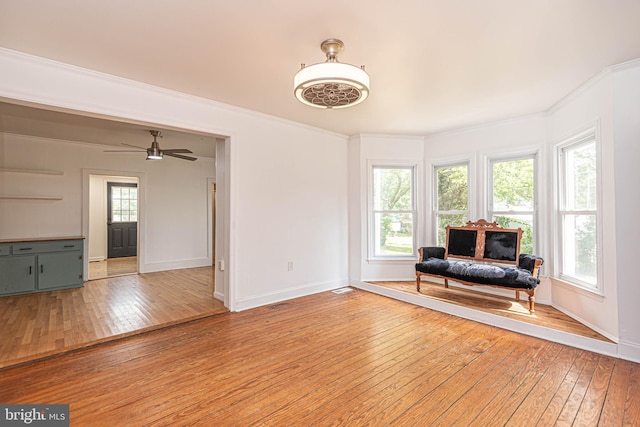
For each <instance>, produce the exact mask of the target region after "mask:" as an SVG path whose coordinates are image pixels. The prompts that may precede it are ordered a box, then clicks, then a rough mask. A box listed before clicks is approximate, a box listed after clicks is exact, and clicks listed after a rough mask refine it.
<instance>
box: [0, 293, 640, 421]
mask: <svg viewBox="0 0 640 427" xmlns="http://www.w3.org/2000/svg"><path fill="white" fill-rule="evenodd" d="M639 397H640V365H639V364H636V363H632V362H628V361H624V360H620V359H616V358H613V357H609V356H604V355H600V354H597V353H592V352H589V351H585V350H580V349H576V348H573V347H568V346H564V345H561V344H557V343H553V342H550V341H545V340H541V339H538V338H533V337H529V336H525V335H521V334H517V333H514V332H510V331H506V330H503V329H499V328H496V327H492V326H488V325H484V324H479V323H476V322H473V321H469V320H465V319H462V318H458V317H454V316H451V315H447V314H444V313H440V312H437V311H433V310H429V309H426V308H423V307H419V306H415V305H411V304H408V303H405V302H402V301H397V300H393V299H389V298H386V297H383V296H380V295H375V294H372V293H369V292H365V291H361V290H353V291H351V292H347V293H343V294H334V293H331V292H324V293H320V294H315V295H311V296H307V297H303V298H299V299H295V300H290V301H286V302H282V303H279V304H273V305H269V306H264V307H260V308H256V309H252V310H247V311H243V312H239V313H232V314H221V315H219V316H212V317H207V318H204V319H200V320H196V321H193V322H189V323H186V324H181V325H177V326H174V327H171V328H165V329H163V330H158V331H153V332H150V333H147V334H142V335H136V336H132V337H129V338H126V339H124V340H118V341H113V342H110V343H106V344H103V345H100V346H95V347H92V348H88V349H85V350H80V351H77V352H73V353H69V354H66V355H63V356H61V357H57V358H52V359H47V360H43V361H39V362H36V363H33V364H29V365H24V366H18V367H15V368H11V369H8V370H5V371H4V372H2V375H0V402H3V403H8V404H12V403H25V402H38V403H46V402H52V403H69V404H70V420H71V425H77V426H114V425H125V424H126V425H128V426H142V425H145V426H186V425H202V426H212V425H216V426H229V425H237V426H285V425H287V426H309V425H318V426H328V425H336V426H365V425H369V426H382V425H393V426H430V425H434V426H435V425H437V426H462V425H464V426H483V427H484V426H503V425H507V426H518V427H520V426H553V425H558V426H565V425H566V426H569V425H575V426H596V425H601V426H622V425H629V426H631V425H638V423H640V398H639Z"/></svg>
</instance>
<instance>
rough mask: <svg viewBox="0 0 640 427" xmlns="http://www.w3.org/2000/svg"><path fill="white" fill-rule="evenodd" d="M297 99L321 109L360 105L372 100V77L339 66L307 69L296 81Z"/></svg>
mask: <svg viewBox="0 0 640 427" xmlns="http://www.w3.org/2000/svg"><path fill="white" fill-rule="evenodd" d="M293 86H294V91H295V94H296V98H298V100H299V101H300V102H302V103H303V104H307V105H310V106H312V107H318V108H344V107H351V106H353V105H358V104H360V103H361V102H362V101H364V100H365V99H367V97H368V96H369V75H368V74H367V72H366V71H364V70H363V69H362V68H359V67H355V66H353V65H349V64H342V63H340V62H323V63H321V64H315V65H310V66H308V67H304V68H303V69H301V70H300V71H298V73H297V74H296V75H295V77H294V79H293Z"/></svg>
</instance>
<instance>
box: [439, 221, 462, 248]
mask: <svg viewBox="0 0 640 427" xmlns="http://www.w3.org/2000/svg"><path fill="white" fill-rule="evenodd" d="M436 221H437V222H438V224H437V227H438V242H437V245H438V246H444V245H446V244H447V225H450V226H452V227H458V226H463V225H466V224H467V215H466V214H439V215H437V219H436Z"/></svg>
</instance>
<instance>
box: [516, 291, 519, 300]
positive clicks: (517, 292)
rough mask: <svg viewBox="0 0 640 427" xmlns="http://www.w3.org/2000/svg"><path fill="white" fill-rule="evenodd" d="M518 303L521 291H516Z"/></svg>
mask: <svg viewBox="0 0 640 427" xmlns="http://www.w3.org/2000/svg"><path fill="white" fill-rule="evenodd" d="M516 301H520V291H516Z"/></svg>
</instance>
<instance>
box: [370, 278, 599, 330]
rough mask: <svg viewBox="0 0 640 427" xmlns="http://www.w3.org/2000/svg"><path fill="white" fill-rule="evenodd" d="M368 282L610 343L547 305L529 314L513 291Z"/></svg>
mask: <svg viewBox="0 0 640 427" xmlns="http://www.w3.org/2000/svg"><path fill="white" fill-rule="evenodd" d="M369 283H372V284H375V285H379V286H384V287H387V288H390V289H396V290H399V291H402V292H406V293H410V294H414V295H422V296H424V297H425V298H432V299H436V300H439V301H445V302H448V303H451V304H456V305H460V306H464V307H468V308H473V309H475V310H479V311H484V312H487V313H492V314H496V315H498V316H503V317H508V318H511V319H515V320H518V321H521V322H526V323H530V324H533V325H540V326H546V327H548V328H552V329H556V330H558V331H563V332H569V333H572V334H575V335H580V336H583V337H587V338H592V339H596V340H600V341H605V342H611V340H609V339H608V338H606V337H605V336H603V335H601V334H599V333H598V332H596V331H594V330H592V329H590V328H588V327H587V326H585V325H583V324H582V323H580V322H578V321H576V320H574V319H572V318H571V317H569V316H567V315H566V314H564V313H562V312H561V311H558V310H557V309H555V308H553V307H551V306H548V305H544V304H536V305H535V310H536V311H535V313H534V314H533V315H531V314H529V302H528V300H526V299H523V300H521V301H516V300H515V292H513V294H514V297H512V298H506V297H502V296H495V295H491V294H488V293H486V292H478V291H475V290H473V288H471V287H466V288H456V287H449V288H445V287H444V285H442V284H437V283H433V282H429V281H426V280H424V279H423V280H422V281H421V286H420V293H418V291H417V289H416V282H415V281H411V282H408V281H397V282H369ZM521 297H522V295H521ZM524 297H526V295H524Z"/></svg>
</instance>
